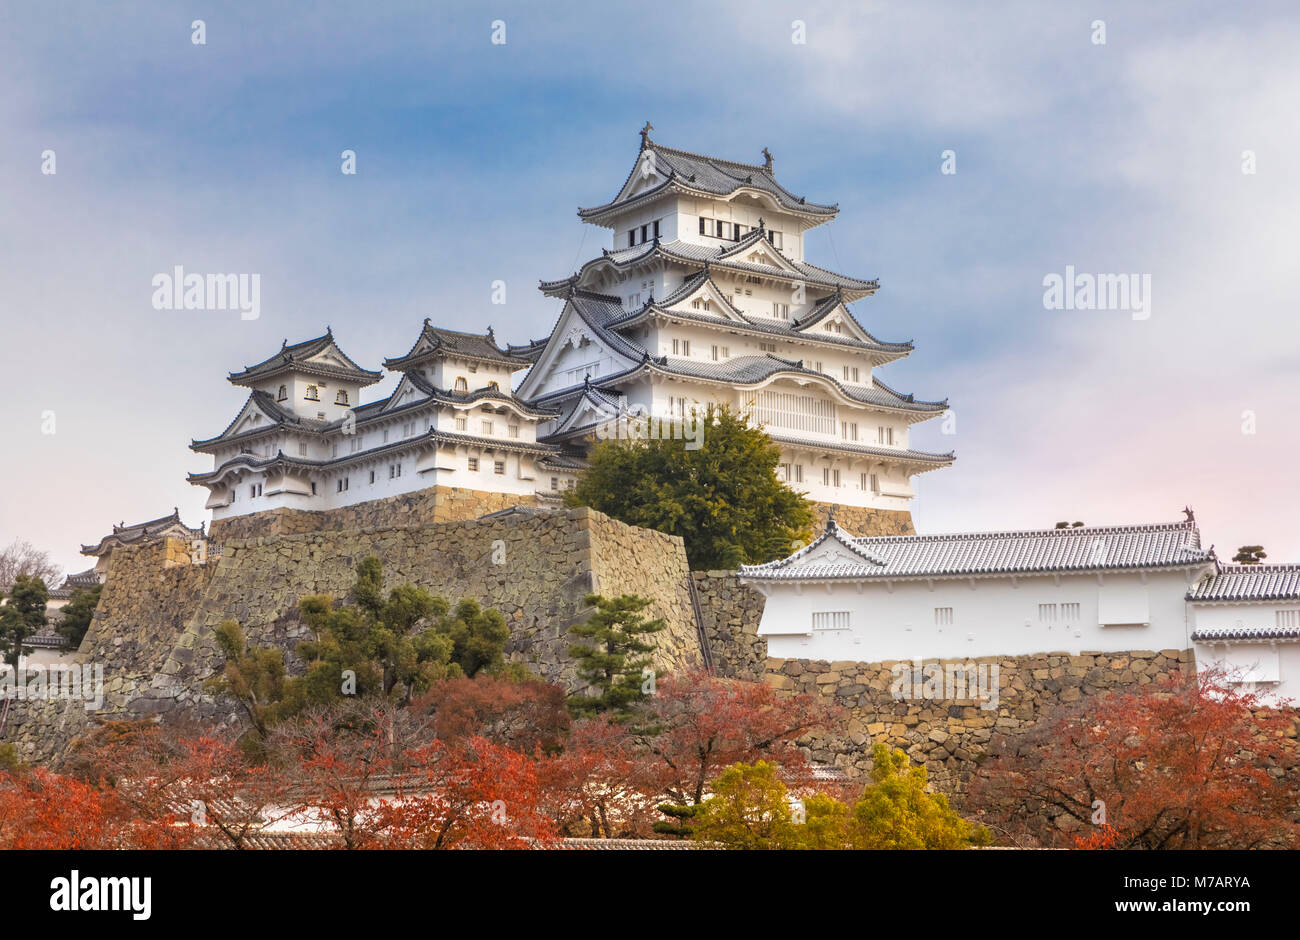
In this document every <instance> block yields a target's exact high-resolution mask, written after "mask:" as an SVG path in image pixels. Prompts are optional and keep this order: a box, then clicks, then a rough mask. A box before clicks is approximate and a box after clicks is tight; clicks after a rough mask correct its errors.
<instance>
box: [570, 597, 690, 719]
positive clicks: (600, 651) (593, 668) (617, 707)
mask: <svg viewBox="0 0 1300 940" xmlns="http://www.w3.org/2000/svg"><path fill="white" fill-rule="evenodd" d="M583 602H584V603H585V604H587V605H588V606H593V607H595V608H596V611H595V613H593V614H592V615H591V616H590V617H588V618H587V619H586V620H585V621H583V622H582V623H576V624H574V625H573V626H571V627H569V632H570V633H572V634H573V635H574V636H576V637H579V638H580V639H582V640H585V641H586V642H584V643H574V644H573V645H571V646H570V647H569V655H570V656H572V657H573V658H574V659H575V660H577V662H578V675H579V676H580V677H581V678H582V679H584V680H585V681H586V686H585V687H584V688H582V689H580V690H579V691H578V692H576V693H575V694H573V695H572V696H570V697H569V708H570V710H571V711H572V712H573V713H574V714H575V715H592V714H596V713H600V712H604V713H608V714H611V715H612V716H613V717H615V718H618V719H624V718H627V717H628V716H629V715H630V707H631V706H632V705H633V704H634V703H635V702H637V701H639V700H640V699H641V698H642V697H643V696H644V694H645V693H643V692H642V691H641V689H642V686H643V685H644V683H645V680H646V675H645V670H647V669H649V668H650V664H651V658H650V656H648V655H646V654H648V653H652V652H654V648H655V645H654V643H653V642H650V641H648V640H647V639H645V638H646V637H648V636H650V635H651V634H654V633H658V632H659V631H660V630H662V629H664V627H665V626H667V624H665V623H664V621H663V619H662V618H656V619H654V620H647V619H646V618H645V617H643V616H642V615H641V611H643V610H645V609H646V608H647V607H649V606H650V601H649V600H648V599H647V598H644V597H637V596H636V595H633V594H620V595H619V596H618V597H615V598H612V599H608V598H605V597H602V596H601V595H599V594H588V595H587V596H586V597H585V598H584V599H583ZM593 691H594V692H595V693H596V694H594V695H593V694H591V693H592V692H593Z"/></svg>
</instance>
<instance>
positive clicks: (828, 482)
mask: <svg viewBox="0 0 1300 940" xmlns="http://www.w3.org/2000/svg"><path fill="white" fill-rule="evenodd" d="M822 485H823V486H839V485H840V472H839V471H838V470H832V469H831V468H830V467H822Z"/></svg>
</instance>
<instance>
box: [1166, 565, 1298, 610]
mask: <svg viewBox="0 0 1300 940" xmlns="http://www.w3.org/2000/svg"><path fill="white" fill-rule="evenodd" d="M1187 599H1188V600H1189V601H1207V602H1210V601H1290V600H1300V565H1224V566H1223V567H1221V568H1220V569H1219V572H1218V573H1217V574H1215V575H1213V576H1212V577H1209V578H1205V579H1203V580H1202V581H1201V582H1200V583H1198V584H1197V585H1196V586H1195V587H1193V588H1192V589H1191V590H1190V591H1188V592H1187Z"/></svg>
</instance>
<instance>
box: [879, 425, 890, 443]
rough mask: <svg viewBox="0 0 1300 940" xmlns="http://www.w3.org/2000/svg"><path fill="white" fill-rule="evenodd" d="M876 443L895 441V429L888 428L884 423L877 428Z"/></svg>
mask: <svg viewBox="0 0 1300 940" xmlns="http://www.w3.org/2000/svg"><path fill="white" fill-rule="evenodd" d="M876 443H877V444H892V443H894V429H893V428H887V427H885V426H884V425H881V426H880V427H878V428H876Z"/></svg>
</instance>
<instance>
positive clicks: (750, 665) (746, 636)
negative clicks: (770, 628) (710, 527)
mask: <svg viewBox="0 0 1300 940" xmlns="http://www.w3.org/2000/svg"><path fill="white" fill-rule="evenodd" d="M691 578H692V580H694V582H695V597H696V600H697V601H698V602H699V605H700V625H701V628H702V629H703V631H704V636H705V638H706V639H707V640H708V644H709V650H710V652H711V653H712V655H713V671H714V673H715V674H716V675H719V676H725V677H726V678H728V679H744V680H746V681H749V682H759V681H761V680H762V678H763V674H764V672H765V671H766V670H767V641H765V640H762V639H760V638H759V636H758V624H759V622H760V621H761V620H762V618H763V605H764V604H765V603H766V598H764V597H763V595H762V594H760V593H759V592H758V591H755V590H753V589H752V588H749V587H746V586H745V585H743V584H741V583H740V579H739V578H738V577H737V576H736V573H735V572H734V571H693V572H691Z"/></svg>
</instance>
